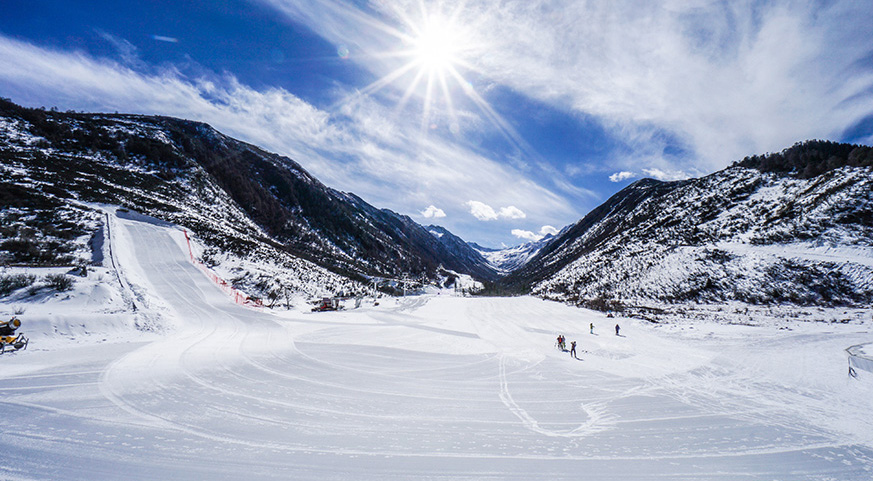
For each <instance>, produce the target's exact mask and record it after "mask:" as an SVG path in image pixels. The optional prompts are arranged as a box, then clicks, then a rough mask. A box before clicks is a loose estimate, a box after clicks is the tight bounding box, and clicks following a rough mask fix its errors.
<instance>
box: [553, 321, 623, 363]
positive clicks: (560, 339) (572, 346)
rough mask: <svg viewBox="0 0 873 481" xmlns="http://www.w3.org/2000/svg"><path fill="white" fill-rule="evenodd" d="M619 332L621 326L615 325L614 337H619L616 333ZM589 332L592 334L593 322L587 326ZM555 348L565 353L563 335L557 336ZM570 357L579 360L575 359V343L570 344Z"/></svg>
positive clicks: (565, 342)
mask: <svg viewBox="0 0 873 481" xmlns="http://www.w3.org/2000/svg"><path fill="white" fill-rule="evenodd" d="M620 330H621V326H619V325H618V324H616V325H615V335H616V336H621V334H619V333H618V332H619V331H620ZM589 332H590V333H591V334H594V323H593V322H592V323H591V324H590V325H589ZM557 346H558V349H560V350H561V351H562V352H567V339H566V338H565V337H564V335H563V334H558V342H557ZM570 357H572V358H574V359H579V358H578V357H576V341H571V342H570Z"/></svg>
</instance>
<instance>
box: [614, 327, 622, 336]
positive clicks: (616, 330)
mask: <svg viewBox="0 0 873 481" xmlns="http://www.w3.org/2000/svg"><path fill="white" fill-rule="evenodd" d="M619 329H621V328H620V327H618V324H616V325H615V335H616V336H620V335H621V334H619V333H618V330H619Z"/></svg>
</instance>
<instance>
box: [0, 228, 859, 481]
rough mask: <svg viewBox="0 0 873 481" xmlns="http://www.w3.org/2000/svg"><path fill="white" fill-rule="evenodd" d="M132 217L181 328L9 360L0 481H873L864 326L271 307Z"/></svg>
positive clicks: (133, 263)
mask: <svg viewBox="0 0 873 481" xmlns="http://www.w3.org/2000/svg"><path fill="white" fill-rule="evenodd" d="M116 223H117V224H118V226H117V227H116V229H117V230H120V231H121V232H120V233H119V234H120V236H119V238H120V239H127V240H128V241H129V243H130V246H131V247H130V249H127V250H126V251H124V252H122V253H121V254H119V261H120V263H121V264H123V270H124V271H125V272H126V274H127V275H128V276H129V277H130V278H133V279H137V285H138V289H141V290H146V291H148V293H149V295H151V296H154V297H155V298H160V299H161V300H162V302H163V303H164V304H165V305H166V306H167V310H166V312H165V315H166V316H168V317H169V318H171V319H173V320H174V324H175V328H174V330H172V331H171V332H169V333H167V334H165V335H160V336H157V337H155V336H153V335H149V336H145V335H143V336H141V337H132V338H131V339H130V340H129V341H128V342H104V343H98V344H94V345H92V346H86V345H81V344H70V345H66V346H63V345H59V346H60V347H58V348H57V349H53V350H41V349H39V347H38V345H34V346H33V349H29V350H28V351H23V352H19V353H16V354H14V355H8V356H4V357H3V358H0V365H2V370H0V414H2V417H3V421H4V422H3V424H2V427H0V452H2V453H3V456H2V460H0V479H4V480H5V479H9V480H37V479H39V480H44V479H52V480H95V479H113V480H115V479H124V480H140V479H143V480H145V479H148V480H191V479H210V480H221V479H232V480H242V479H246V480H249V479H254V480H257V479H294V480H309V479H312V480H315V479H317V480H416V479H422V480H423V479H428V480H432V479H452V480H457V479H463V480H498V479H516V480H536V479H543V480H546V479H548V480H556V479H558V480H560V479H573V480H578V479H587V480H600V479H602V480H607V479H615V480H634V479H639V480H643V479H646V480H648V479H659V480H678V479H688V480H691V479H693V480H708V479H718V480H737V479H752V480H792V479H797V480H801V479H802V480H868V479H871V477H873V416H870V413H869V411H870V408H871V401H870V399H871V397H870V396H871V390H870V384H871V381H873V378H867V379H859V380H855V379H850V378H848V376H847V375H846V370H847V368H846V357H845V353H844V352H843V349H844V348H845V347H846V346H850V345H853V344H859V343H863V342H868V341H869V340H870V337H871V336H870V333H869V324H864V325H862V326H858V325H832V324H823V323H821V324H796V325H790V324H786V325H783V326H781V327H783V329H777V328H775V327H773V328H767V327H748V326H738V325H696V326H695V325H693V324H691V323H689V324H684V325H682V324H680V325H675V326H661V327H659V326H655V325H652V324H648V323H644V322H641V321H632V320H627V319H618V322H620V323H621V325H622V331H621V333H622V334H623V336H621V337H618V336H616V335H615V334H614V329H613V326H614V324H615V321H616V319H607V318H605V317H604V316H602V315H600V314H597V313H592V312H590V311H584V310H579V309H575V308H570V307H566V306H563V305H560V304H556V303H552V302H545V301H541V300H538V299H535V298H473V299H470V298H459V297H450V296H448V295H427V296H418V297H409V298H404V299H400V300H396V301H395V300H388V301H383V302H382V303H381V305H379V306H372V304H369V305H367V304H365V307H363V308H361V309H356V310H353V311H345V312H335V313H334V312H328V313H309V312H298V311H289V312H288V313H287V314H285V313H283V314H282V315H275V314H271V313H266V312H259V311H257V310H254V309H249V308H244V307H240V306H237V305H235V304H233V303H232V302H230V300H229V299H228V298H227V297H226V296H225V295H224V294H223V293H222V292H221V291H220V290H219V289H218V288H216V287H215V286H213V285H212V284H211V282H210V281H209V280H208V279H207V278H206V277H205V276H204V275H203V273H202V272H200V271H199V270H198V269H197V268H196V267H195V266H194V265H192V264H191V263H190V262H189V260H188V257H187V252H185V251H183V249H182V245H181V242H180V238H181V237H180V236H181V233H180V232H179V231H178V230H174V229H170V228H166V227H160V226H156V225H151V224H147V223H142V222H136V221H132V220H123V219H116ZM590 322H593V323H594V324H595V333H596V335H591V334H590V333H589V332H588V329H589V323H590ZM786 327H787V328H786ZM559 332H560V333H563V334H565V335H566V336H567V338H568V339H570V340H577V341H579V348H580V352H579V357H580V358H581V360H573V359H571V358H570V357H569V356H568V354H566V353H561V352H559V351H557V350H556V349H555V348H554V338H555V337H556V335H557V333H559Z"/></svg>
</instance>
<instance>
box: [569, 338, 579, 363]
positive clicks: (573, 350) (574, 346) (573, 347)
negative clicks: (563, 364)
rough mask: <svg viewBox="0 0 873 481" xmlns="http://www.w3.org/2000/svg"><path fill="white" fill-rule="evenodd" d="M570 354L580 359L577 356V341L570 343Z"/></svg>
mask: <svg viewBox="0 0 873 481" xmlns="http://www.w3.org/2000/svg"><path fill="white" fill-rule="evenodd" d="M570 356H571V357H573V358H574V359H579V358H578V357H576V341H573V342H571V343H570Z"/></svg>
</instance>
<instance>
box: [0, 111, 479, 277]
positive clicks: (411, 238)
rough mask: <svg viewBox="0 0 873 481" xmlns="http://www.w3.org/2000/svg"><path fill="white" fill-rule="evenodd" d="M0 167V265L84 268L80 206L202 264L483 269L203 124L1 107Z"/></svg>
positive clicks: (87, 222) (85, 223)
mask: <svg viewBox="0 0 873 481" xmlns="http://www.w3.org/2000/svg"><path fill="white" fill-rule="evenodd" d="M0 166H2V167H0V168H2V169H3V172H4V175H3V179H2V192H3V194H2V199H0V216H2V217H3V219H2V220H3V221H4V226H7V225H8V226H9V227H4V229H5V230H4V232H3V239H4V242H3V245H2V246H0V257H3V258H5V259H6V262H20V261H24V262H32V263H38V264H52V263H55V264H57V263H67V264H69V263H81V262H88V261H89V260H90V259H87V257H88V256H89V253H88V250H87V249H86V248H85V247H86V246H84V243H83V242H79V243H78V246H79V247H76V246H75V245H70V246H67V244H69V242H66V241H68V240H70V239H73V238H77V239H78V238H82V237H85V238H87V236H88V235H89V234H93V233H94V232H95V231H96V230H98V229H99V228H100V225H101V222H102V221H101V219H100V215H99V213H96V212H95V211H94V209H92V208H89V207H88V203H106V204H117V205H122V206H125V207H128V208H131V209H135V210H137V211H140V212H143V213H146V214H149V215H152V216H154V217H157V218H160V219H163V220H167V221H171V222H173V223H175V224H178V225H182V226H185V227H187V228H188V229H190V230H191V231H192V232H193V233H195V234H196V235H197V237H198V238H199V239H201V240H202V241H203V242H204V243H205V244H207V245H208V246H211V249H207V251H206V252H205V253H204V254H205V255H206V259H205V260H206V261H208V262H211V263H220V262H223V260H224V259H225V257H223V256H225V254H227V253H230V254H233V255H235V256H238V257H246V258H252V257H256V258H258V259H259V260H269V261H270V262H272V263H273V264H274V265H276V266H282V265H286V264H287V265H289V266H290V265H292V264H293V265H295V266H298V267H299V266H303V265H306V266H309V267H305V268H304V267H299V269H302V270H304V271H311V270H313V271H318V272H321V273H322V274H320V275H324V276H328V277H331V278H332V279H334V280H336V281H337V282H325V283H324V284H325V285H331V284H336V285H340V284H343V283H344V282H340V281H339V280H341V279H352V280H355V279H357V280H363V279H364V278H365V277H366V276H371V275H373V276H383V277H400V276H403V275H408V276H410V277H412V278H421V277H424V278H429V279H438V278H439V270H440V269H441V268H445V269H450V270H452V271H455V272H458V273H462V274H470V275H473V276H474V277H481V278H485V279H492V278H493V277H494V272H493V271H492V270H491V269H490V268H489V267H488V266H487V264H486V263H485V262H484V260H481V262H480V264H476V262H475V259H473V261H474V262H471V259H469V258H467V257H465V256H464V255H459V254H458V253H457V252H455V251H453V250H452V249H450V248H448V247H447V246H446V244H444V243H443V242H441V241H440V240H439V239H437V238H435V237H434V236H433V235H432V234H431V233H430V232H429V231H428V230H427V229H425V228H424V227H422V226H420V225H418V224H417V223H415V222H414V221H412V219H410V218H409V217H407V216H404V215H400V214H397V213H395V212H392V211H389V210H387V209H378V208H375V207H373V206H371V205H369V204H367V203H366V202H365V201H363V200H362V199H360V198H359V197H357V196H355V195H354V194H350V193H345V192H339V191H337V190H334V189H331V188H329V187H327V186H325V185H323V184H322V183H321V182H319V181H318V180H317V179H315V178H314V177H312V176H311V175H310V174H309V173H307V172H306V171H305V170H304V169H303V168H302V167H301V166H300V165H299V164H297V163H296V162H295V161H293V160H291V159H289V158H287V157H282V156H279V155H276V154H272V153H269V152H265V151H264V150H262V149H260V148H258V147H255V146H253V145H250V144H246V143H244V142H240V141H237V140H235V139H232V138H230V137H227V136H225V135H223V134H221V133H219V132H217V131H216V130H214V129H212V128H211V127H210V126H208V125H206V124H203V123H198V122H191V121H186V120H181V119H174V118H168V117H156V116H139V115H117V114H116V115H108V114H84V113H64V112H54V111H44V110H41V109H27V108H22V107H19V106H17V105H15V104H13V103H11V102H8V101H2V102H0ZM34 219H36V221H34ZM40 219H41V221H40ZM50 220H51V221H52V222H49V221H50ZM55 221H56V222H55ZM64 222H66V224H65V223H64ZM37 224H38V225H37ZM65 246H66V247H65ZM66 249H69V250H71V251H73V250H78V253H76V254H72V253H71V254H69V255H67V254H66V253H64V250H66ZM28 256H29V257H28ZM70 256H72V257H70ZM244 277H245V276H244V275H240V278H241V280H242V279H243V278H244ZM348 288H349V286H347V287H346V289H348ZM337 289H340V288H337ZM330 290H336V289H330Z"/></svg>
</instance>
